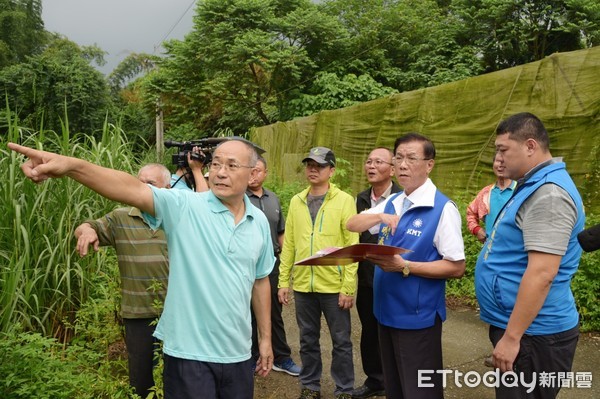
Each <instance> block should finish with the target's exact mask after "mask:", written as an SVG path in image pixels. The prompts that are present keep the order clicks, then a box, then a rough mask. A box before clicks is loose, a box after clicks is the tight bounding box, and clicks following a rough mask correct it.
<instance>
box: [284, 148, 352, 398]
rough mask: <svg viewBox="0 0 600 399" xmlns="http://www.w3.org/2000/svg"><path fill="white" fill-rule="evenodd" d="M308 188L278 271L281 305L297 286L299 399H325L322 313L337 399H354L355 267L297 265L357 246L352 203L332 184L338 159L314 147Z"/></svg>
mask: <svg viewBox="0 0 600 399" xmlns="http://www.w3.org/2000/svg"><path fill="white" fill-rule="evenodd" d="M302 162H303V163H304V165H305V167H306V168H305V172H306V178H307V180H308V182H309V184H310V186H309V187H308V188H307V189H305V190H304V191H302V192H301V193H299V194H297V195H295V196H294V197H293V198H292V200H291V201H290V206H289V209H288V214H287V219H286V225H285V238H284V241H283V249H282V251H281V256H280V258H281V265H280V266H279V291H278V297H279V301H280V302H281V303H283V304H284V305H287V304H289V299H290V285H291V283H292V282H293V289H294V298H295V301H296V320H297V322H298V329H299V331H300V357H301V360H302V371H301V372H300V376H299V378H300V384H301V393H300V398H302V399H305V398H310V399H312V398H320V397H321V393H320V392H321V382H320V380H321V370H322V362H321V349H320V343H319V340H320V330H321V326H320V324H321V314H323V315H324V316H325V319H326V320H327V325H328V327H329V332H330V334H331V339H332V341H333V348H334V349H333V357H332V362H331V376H332V377H333V381H334V382H335V392H334V394H335V397H336V398H337V399H344V398H351V392H352V389H353V386H354V365H353V362H352V341H351V339H350V308H352V306H353V304H354V293H355V290H356V271H357V269H358V265H357V264H356V263H353V264H350V265H346V266H294V262H297V261H299V260H302V259H304V258H307V257H309V256H311V255H314V254H315V253H316V252H317V251H319V250H321V249H324V248H327V247H345V246H348V245H352V244H356V243H358V234H357V233H352V232H350V231H348V230H346V222H347V220H348V219H349V218H350V217H351V216H353V215H355V214H356V206H355V204H354V199H353V198H352V196H350V195H349V194H347V193H345V192H343V191H341V190H340V189H339V188H337V187H336V186H335V185H333V184H331V183H330V182H329V180H330V179H331V177H332V176H333V174H334V172H335V155H334V154H333V151H331V150H330V149H329V148H325V147H315V148H313V149H311V150H310V152H309V154H308V155H307V157H306V158H304V159H303V161H302Z"/></svg>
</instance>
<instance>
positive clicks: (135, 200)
mask: <svg viewBox="0 0 600 399" xmlns="http://www.w3.org/2000/svg"><path fill="white" fill-rule="evenodd" d="M8 148H10V149H11V150H13V151H16V152H18V153H20V154H23V155H25V156H26V157H27V158H29V160H28V161H26V162H25V163H24V164H23V165H21V170H23V173H24V174H25V176H27V177H28V178H29V179H31V180H32V181H34V182H36V183H41V182H43V181H45V180H47V179H49V178H58V177H63V176H67V177H70V178H72V179H73V180H75V181H78V182H79V183H81V184H83V185H84V186H86V187H89V188H90V189H92V190H94V191H95V192H97V193H98V194H100V195H102V196H103V197H106V198H108V199H111V200H113V201H118V202H122V203H125V204H128V205H132V206H135V207H137V208H139V209H140V210H142V211H144V212H147V213H149V214H151V215H154V199H153V196H152V190H151V189H150V187H148V185H146V184H144V183H142V182H141V181H139V180H138V179H137V178H136V177H134V176H132V175H130V174H128V173H125V172H121V171H117V170H114V169H108V168H104V167H102V166H99V165H95V164H93V163H90V162H87V161H84V160H82V159H79V158H72V157H66V156H63V155H58V154H54V153H51V152H47V151H39V150H35V149H33V148H29V147H24V146H21V145H18V144H15V143H8Z"/></svg>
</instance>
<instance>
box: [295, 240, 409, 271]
mask: <svg viewBox="0 0 600 399" xmlns="http://www.w3.org/2000/svg"><path fill="white" fill-rule="evenodd" d="M406 252H410V250H409V249H404V248H400V247H392V246H389V245H378V244H354V245H350V246H347V247H343V248H340V247H329V248H324V249H322V250H320V251H318V252H317V253H316V254H314V255H313V256H310V257H308V258H306V259H302V260H301V261H298V262H296V263H295V264H296V265H299V266H304V265H319V266H338V265H340V266H341V265H347V264H350V263H354V262H359V261H362V260H365V259H366V257H367V256H369V255H389V256H394V255H399V254H404V253H406Z"/></svg>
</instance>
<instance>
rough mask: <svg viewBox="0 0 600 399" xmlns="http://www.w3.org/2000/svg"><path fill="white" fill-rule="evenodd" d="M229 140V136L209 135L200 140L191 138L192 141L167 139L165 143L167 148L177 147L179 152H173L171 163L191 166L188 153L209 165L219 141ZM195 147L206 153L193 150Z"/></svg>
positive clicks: (194, 158) (178, 165)
mask: <svg viewBox="0 0 600 399" xmlns="http://www.w3.org/2000/svg"><path fill="white" fill-rule="evenodd" d="M225 140H228V137H209V138H205V139H199V140H191V141H183V142H179V141H173V140H165V142H164V144H165V147H166V148H173V147H177V148H178V151H177V153H175V154H173V157H172V159H171V163H172V164H173V165H177V167H178V168H179V167H185V168H187V167H189V166H190V165H189V164H188V154H190V158H192V159H193V160H195V161H199V162H202V163H203V164H204V165H207V164H209V163H210V161H211V160H212V152H213V151H214V150H215V148H217V145H219V143H221V142H223V141H225ZM194 147H198V149H199V150H200V151H202V152H203V153H204V155H202V154H200V153H197V152H193V151H192V149H193V148H194Z"/></svg>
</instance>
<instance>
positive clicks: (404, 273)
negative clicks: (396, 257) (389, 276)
mask: <svg viewBox="0 0 600 399" xmlns="http://www.w3.org/2000/svg"><path fill="white" fill-rule="evenodd" d="M409 275H410V262H409V261H407V260H406V259H404V267H403V268H402V276H404V277H408V276H409Z"/></svg>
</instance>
